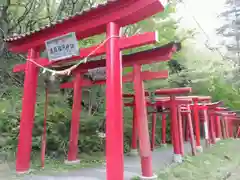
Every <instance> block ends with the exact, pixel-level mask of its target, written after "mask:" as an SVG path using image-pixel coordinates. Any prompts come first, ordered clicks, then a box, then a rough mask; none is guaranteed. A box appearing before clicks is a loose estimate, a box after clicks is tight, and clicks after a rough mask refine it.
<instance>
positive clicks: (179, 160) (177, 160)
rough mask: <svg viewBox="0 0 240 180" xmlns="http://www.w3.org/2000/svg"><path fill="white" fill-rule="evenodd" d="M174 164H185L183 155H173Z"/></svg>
mask: <svg viewBox="0 0 240 180" xmlns="http://www.w3.org/2000/svg"><path fill="white" fill-rule="evenodd" d="M173 162H174V163H182V162H183V158H182V155H181V154H174V155H173Z"/></svg>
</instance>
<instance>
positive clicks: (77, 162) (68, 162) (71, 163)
mask: <svg viewBox="0 0 240 180" xmlns="http://www.w3.org/2000/svg"><path fill="white" fill-rule="evenodd" d="M64 163H65V164H67V165H74V164H79V163H80V160H79V159H77V160H74V161H68V160H65V161H64Z"/></svg>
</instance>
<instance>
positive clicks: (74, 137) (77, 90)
mask: <svg viewBox="0 0 240 180" xmlns="http://www.w3.org/2000/svg"><path fill="white" fill-rule="evenodd" d="M81 79H82V78H81V76H80V74H77V75H76V76H75V79H74V94H73V105H72V121H71V130H70V138H69V150H68V161H76V160H77V155H78V134H79V120H80V113H81V100H82V87H81Z"/></svg>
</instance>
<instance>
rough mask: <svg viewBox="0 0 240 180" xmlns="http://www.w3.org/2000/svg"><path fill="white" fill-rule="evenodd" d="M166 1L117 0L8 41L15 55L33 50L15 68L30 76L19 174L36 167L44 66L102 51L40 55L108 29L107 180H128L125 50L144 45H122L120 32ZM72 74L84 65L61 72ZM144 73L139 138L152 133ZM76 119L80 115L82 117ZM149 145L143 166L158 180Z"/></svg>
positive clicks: (139, 87) (138, 86)
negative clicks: (61, 39)
mask: <svg viewBox="0 0 240 180" xmlns="http://www.w3.org/2000/svg"><path fill="white" fill-rule="evenodd" d="M166 3H167V2H166V1H162V2H160V1H159V0H148V1H146V0H116V1H114V2H109V3H105V4H104V5H99V6H98V7H96V8H94V9H91V10H88V11H85V12H83V13H77V14H76V15H74V16H72V17H67V18H66V19H63V20H60V21H57V22H54V23H52V24H50V25H48V26H45V27H43V28H41V29H38V30H34V31H32V32H29V33H26V34H21V35H17V36H13V37H8V38H6V39H5V41H6V42H7V43H8V47H9V50H11V51H12V52H16V53H21V52H23V53H25V52H28V57H27V62H26V64H25V65H19V66H17V67H15V68H14V71H15V72H17V71H24V72H25V80H24V92H23V100H22V101H23V102H22V113H21V121H20V132H19V143H18V150H17V161H16V170H17V172H19V173H24V172H26V171H28V169H29V167H30V154H31V139H32V127H33V120H34V109H35V102H36V89H37V78H38V73H39V66H41V67H51V66H53V65H62V64H63V63H67V62H72V61H76V60H78V59H82V58H84V57H88V56H89V55H91V56H96V55H99V54H98V53H96V52H97V51H96V52H95V53H93V54H91V53H90V52H92V51H91V50H90V49H88V50H90V52H89V53H86V54H82V53H81V52H80V56H76V57H72V58H69V59H65V60H62V61H57V62H50V61H49V60H48V59H43V58H40V53H39V52H40V50H41V49H43V48H44V45H45V41H46V40H48V39H52V38H55V37H58V36H61V35H64V34H66V33H69V32H75V33H76V38H77V39H83V38H86V37H89V36H93V35H96V34H101V33H103V32H105V31H106V34H107V38H106V48H105V47H104V50H105V51H104V52H103V53H105V52H106V74H107V77H108V78H107V80H106V85H107V87H106V94H107V103H106V104H107V105H106V106H107V107H106V109H107V123H106V126H107V128H106V129H107V132H106V135H107V136H106V154H107V157H106V160H107V165H106V167H107V179H109V180H113V179H116V180H123V171H124V168H123V137H122V132H123V125H122V83H121V82H122V80H121V78H122V75H121V74H122V63H121V53H120V51H121V50H122V49H125V48H131V47H136V46H138V45H139V44H140V43H136V44H134V43H133V44H132V45H131V46H128V47H122V46H121V42H124V38H120V37H119V36H120V28H121V27H123V26H126V25H128V24H132V23H135V22H138V21H140V20H142V19H144V18H146V17H149V16H151V15H153V14H155V13H158V12H161V11H163V9H164V5H166ZM99 17H101V18H99ZM128 41H129V39H128V38H126V39H125V43H128ZM125 43H122V44H125ZM143 44H146V42H144V43H142V44H141V45H143ZM92 49H94V50H95V49H96V48H95V47H92ZM85 52H87V51H85ZM86 66H87V65H86ZM88 69H89V68H88ZM113 69H114V70H113ZM72 70H76V71H77V70H78V67H77V66H72V68H70V69H68V71H60V72H58V73H59V74H69V72H71V71H72ZM76 71H75V72H76ZM75 72H73V71H72V73H73V74H74V75H75V80H74V87H75V88H74V89H76V92H74V96H75V97H79V99H81V97H80V96H81V95H79V93H78V92H79V91H78V90H80V85H79V84H80V83H79V81H80V80H81V78H80V77H81V76H80V74H79V73H75ZM139 72H140V66H139V65H135V66H134V74H135V78H134V82H135V84H136V85H135V93H136V97H137V98H136V104H137V106H136V107H137V111H139V112H142V113H143V114H139V123H138V124H139V135H140V134H142V135H143V134H146V133H147V129H146V127H147V124H146V109H145V106H142V107H141V105H144V101H143V99H144V92H143V86H142V81H141V78H140V77H139ZM79 103H80V101H79ZM79 103H77V102H76V103H74V105H73V106H74V107H76V109H77V108H80V105H79ZM142 108H143V109H142ZM74 116H75V117H77V115H74ZM78 116H79V115H78ZM113 119H114V121H112V120H113ZM72 121H76V122H78V120H77V118H75V119H73V120H72ZM144 128H145V129H144ZM77 130H78V129H77V128H75V129H74V130H71V132H73V131H77ZM142 135H141V136H142ZM71 136H72V135H71ZM116 138H118V141H116ZM74 141H75V142H76V141H77V139H74ZM148 143H149V140H148V138H147V137H146V139H144V137H143V140H142V141H141V142H140V144H141V146H143V147H145V148H144V149H143V150H142V152H141V154H142V161H144V162H145V163H143V164H145V165H146V167H145V168H143V169H148V170H147V171H146V172H143V176H145V177H147V178H148V179H154V178H155V176H153V173H152V168H151V153H150V151H149V150H148V148H147V146H146V145H147V144H148ZM149 148H150V147H149ZM143 178H144V177H143Z"/></svg>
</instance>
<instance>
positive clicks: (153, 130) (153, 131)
mask: <svg viewBox="0 0 240 180" xmlns="http://www.w3.org/2000/svg"><path fill="white" fill-rule="evenodd" d="M156 123H157V114H156V113H152V141H151V150H152V151H153V150H154V148H155V142H156V139H155V136H156Z"/></svg>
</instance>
